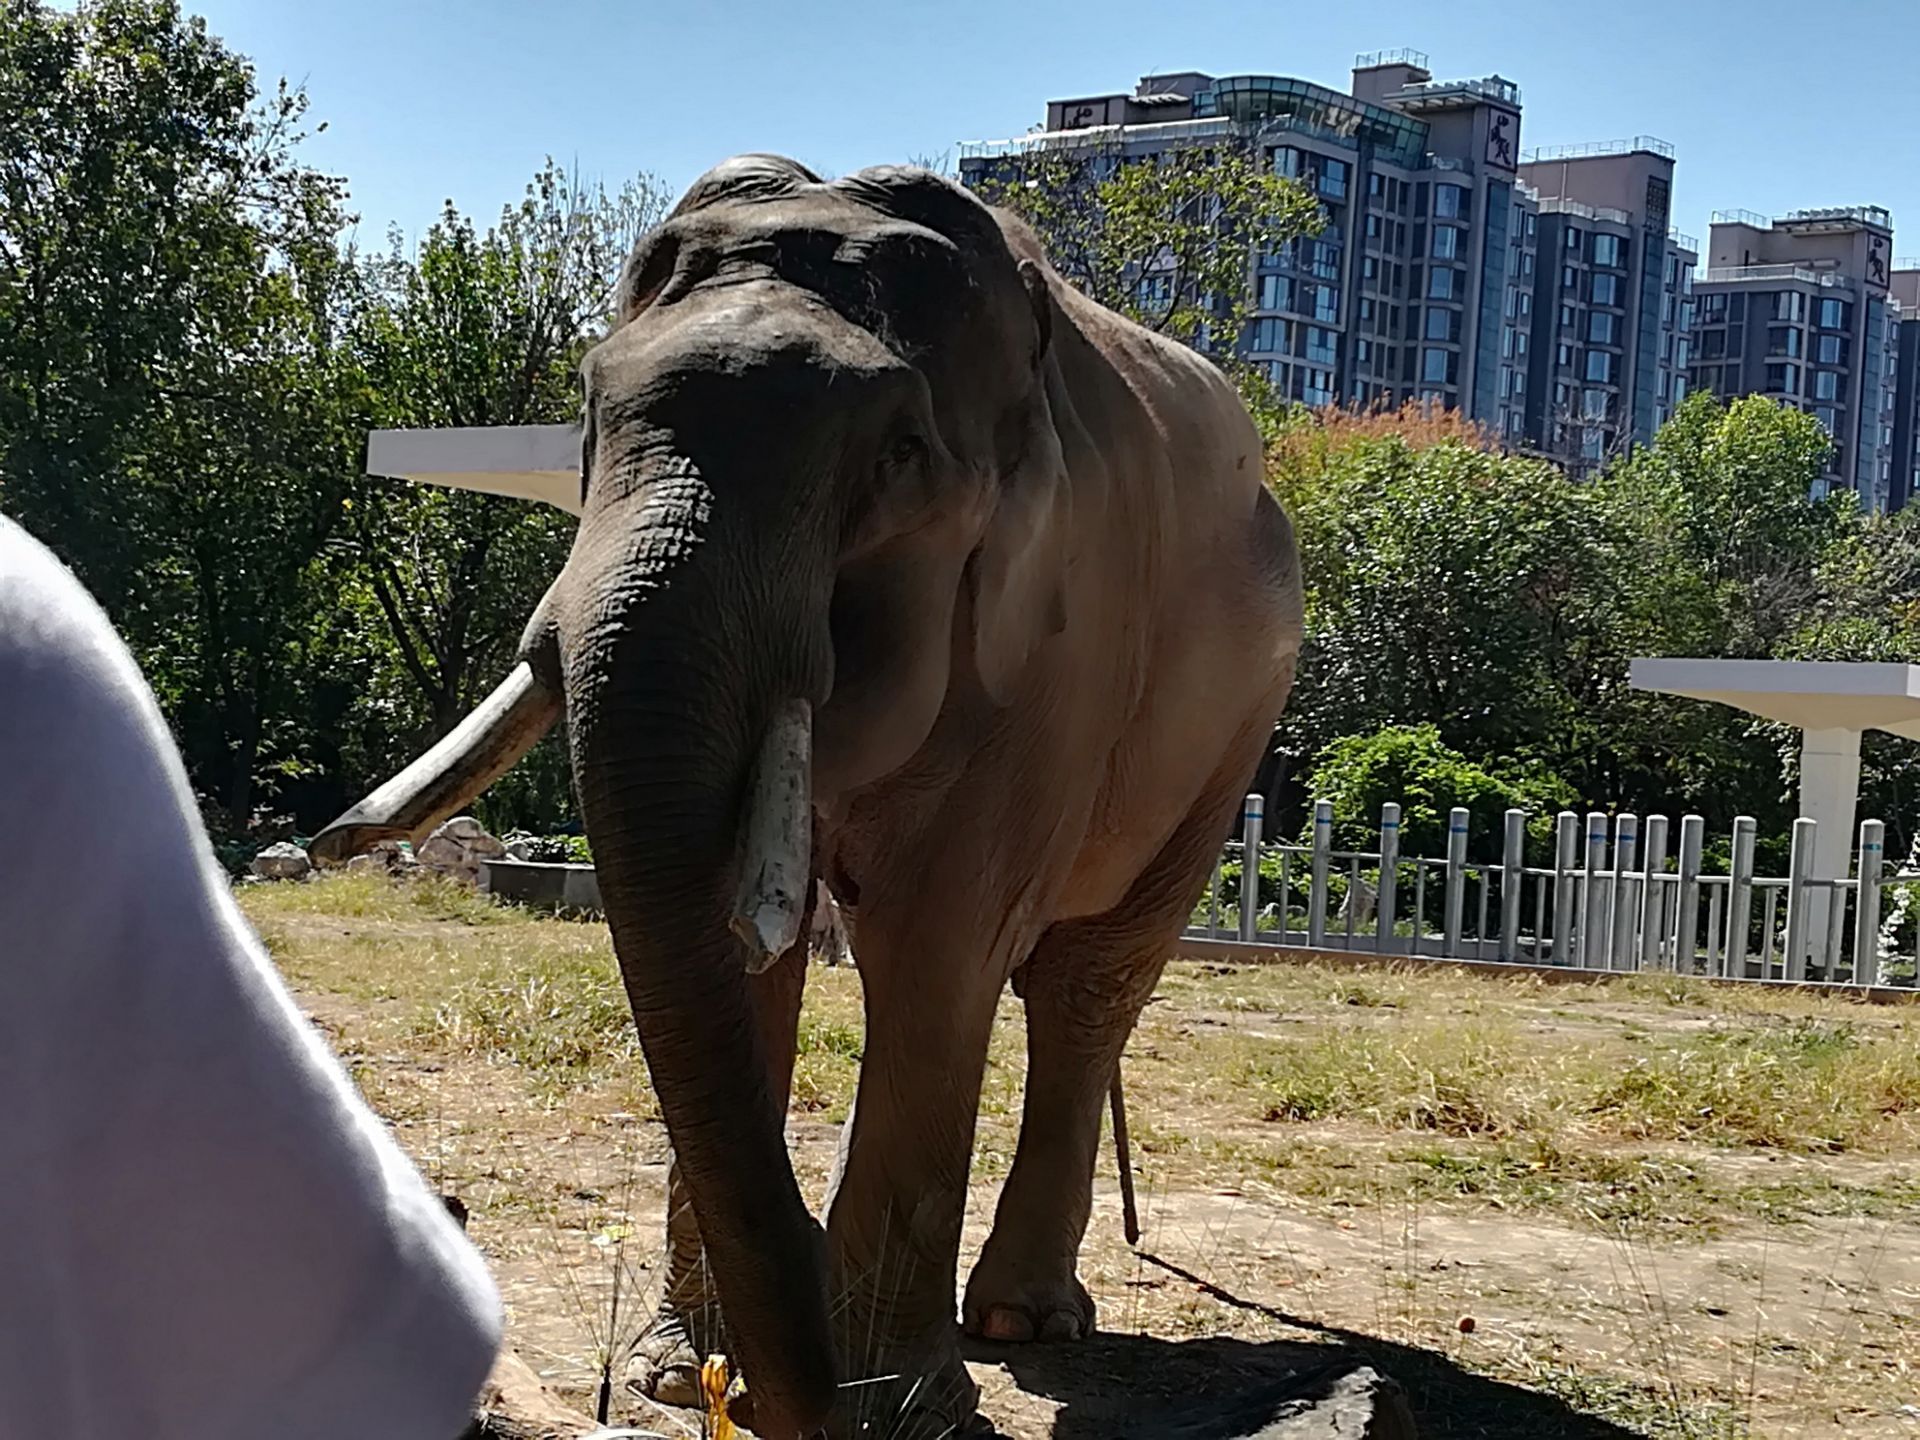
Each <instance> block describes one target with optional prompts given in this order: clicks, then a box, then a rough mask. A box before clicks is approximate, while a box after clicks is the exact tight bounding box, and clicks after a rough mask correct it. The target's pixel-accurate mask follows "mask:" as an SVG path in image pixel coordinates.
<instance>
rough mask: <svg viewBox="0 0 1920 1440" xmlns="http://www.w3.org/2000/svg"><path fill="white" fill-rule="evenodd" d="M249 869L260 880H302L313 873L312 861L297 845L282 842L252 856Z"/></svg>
mask: <svg viewBox="0 0 1920 1440" xmlns="http://www.w3.org/2000/svg"><path fill="white" fill-rule="evenodd" d="M249 868H251V869H252V871H253V873H254V874H256V875H258V876H259V877H260V878H261V879H262V880H304V879H306V878H307V876H309V875H311V874H312V873H313V861H312V860H310V859H308V858H307V852H306V851H304V850H302V849H301V848H300V847H299V846H298V845H295V844H293V843H291V842H290V841H286V840H282V841H280V842H279V843H278V844H275V845H269V846H267V848H266V849H264V850H262V851H261V852H260V853H259V854H258V855H256V856H254V857H253V864H252V866H251V867H249Z"/></svg>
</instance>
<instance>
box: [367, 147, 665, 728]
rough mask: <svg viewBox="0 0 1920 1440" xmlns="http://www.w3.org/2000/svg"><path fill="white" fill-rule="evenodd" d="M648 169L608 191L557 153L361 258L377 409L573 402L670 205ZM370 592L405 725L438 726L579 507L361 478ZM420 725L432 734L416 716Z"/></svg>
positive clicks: (488, 681)
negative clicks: (640, 247)
mask: <svg viewBox="0 0 1920 1440" xmlns="http://www.w3.org/2000/svg"><path fill="white" fill-rule="evenodd" d="M665 208H666V206H665V192H664V190H663V189H662V187H661V185H660V184H659V182H658V181H656V180H654V179H652V178H651V177H648V176H641V177H640V178H638V179H636V180H634V181H632V182H631V183H629V184H628V185H627V186H626V187H624V188H623V189H621V190H619V191H617V192H614V193H611V194H609V193H608V192H607V191H605V190H604V189H602V188H601V187H598V186H587V187H581V186H579V185H578V184H577V183H575V182H573V181H571V180H569V179H568V177H566V176H565V175H563V174H562V173H561V172H560V171H559V170H558V169H557V168H556V167H555V166H554V165H553V164H552V163H551V162H549V163H548V164H547V165H546V166H545V167H544V168H543V169H542V170H541V171H540V173H539V174H538V175H536V176H535V177H534V179H533V181H532V183H531V184H529V185H528V187H527V193H526V196H525V198H524V199H523V200H522V201H521V203H520V204H519V205H517V206H511V207H508V208H507V209H506V211H505V212H504V213H503V214H502V215H501V217H500V220H499V223H498V224H497V225H495V226H493V227H492V228H490V229H488V230H486V231H485V232H480V231H477V230H476V229H475V227H474V225H473V223H472V222H471V221H470V220H468V219H467V218H466V217H465V216H463V215H461V214H460V213H459V212H457V211H456V210H454V208H453V207H452V205H451V204H449V205H448V206H447V208H446V209H445V211H444V212H443V214H442V216H441V218H440V220H439V222H438V223H437V224H435V225H434V226H433V227H432V229H430V230H429V231H428V232H427V235H426V238H425V239H424V240H423V241H422V242H421V244H420V246H419V247H418V250H417V251H416V252H415V253H414V254H412V255H408V254H407V253H405V251H404V250H403V249H402V247H401V245H400V243H399V241H398V239H397V238H396V239H395V240H394V242H393V245H392V248H391V249H390V251H389V253H388V254H387V255H385V256H384V257H381V258H379V259H376V260H374V261H371V262H369V263H368V264H367V265H366V267H365V271H364V273H365V279H366V283H367V290H368V303H367V305H366V307H365V309H364V310H363V311H362V313H361V315H360V317H359V319H358V321H357V324H356V326H355V335H354V342H355V348H356V350H357V354H358V358H359V362H360V364H361V365H362V367H363V368H364V373H365V382H366V385H367V387H368V392H369V393H368V399H369V410H370V420H371V422H372V423H373V424H374V425H378V426H392V427H434V426H469V425H531V424H543V423H553V422H559V421H567V420H572V419H574V418H576V417H577V415H578V413H579V407H580V401H579V385H578V380H577V374H576V372H577V367H578V365H579V361H580V357H581V354H582V353H583V351H584V350H585V349H586V347H587V346H588V345H589V344H590V343H591V342H592V341H593V340H594V339H595V338H597V337H598V336H599V335H600V334H602V333H604V329H605V326H606V323H607V320H608V316H609V311H610V308H611V302H612V295H613V287H614V285H615V282H616V281H617V279H618V276H619V271H620V267H621V265H622V263H623V262H624V261H625V259H626V256H627V254H628V252H629V251H630V250H631V249H632V247H633V244H634V242H635V240H636V239H637V238H638V237H639V235H640V234H641V233H642V232H643V231H644V230H646V229H647V228H649V227H650V226H652V225H653V224H655V223H656V222H657V221H658V220H659V219H660V217H661V216H662V214H663V213H664V211H665ZM352 535H353V539H354V544H355V549H356V556H357V559H358V562H359V571H360V575H361V577H362V579H363V581H364V585H365V593H366V595H367V596H368V597H370V598H371V599H372V601H373V603H374V605H375V606H376V607H377V611H378V623H379V624H380V625H381V626H382V627H383V628H384V629H385V630H386V632H387V634H388V636H389V637H390V639H391V641H392V653H393V657H394V659H395V661H396V663H397V667H398V670H399V672H400V676H399V677H397V678H401V679H403V681H404V684H405V685H406V686H407V687H410V688H411V690H412V691H413V692H414V694H412V695H410V696H406V697H404V698H403V699H400V700H399V703H402V704H405V705H408V706H410V707H411V708H413V709H415V710H417V711H418V712H419V713H420V717H421V721H422V725H421V727H420V728H419V729H415V730H413V731H412V732H411V733H410V734H409V735H408V736H407V737H405V738H406V739H408V741H409V743H417V742H418V741H419V740H420V739H422V738H426V739H435V738H438V736H440V735H441V734H444V733H445V732H446V731H447V730H448V729H450V728H451V727H452V726H453V725H454V724H455V723H457V722H458V720H459V719H460V717H461V716H462V715H463V714H465V713H466V711H467V709H468V708H469V707H470V706H471V705H472V704H473V703H474V701H475V700H476V699H478V698H479V696H480V695H481V694H483V693H484V692H485V690H486V689H487V688H488V687H490V686H491V685H493V684H494V683H495V682H496V681H497V680H498V679H499V677H500V675H501V673H503V671H504V669H505V666H506V661H507V657H508V656H509V655H510V653H511V651H512V648H513V646H514V644H515V642H516V641H517V640H518V638H519V634H520V629H521V627H522V625H524V623H525V621H526V618H527V615H528V613H529V611H530V610H531V609H532V607H533V604H534V602H535V601H536V600H537V599H538V598H539V596H540V593H541V591H543V590H544V589H545V588H546V586H547V583H548V582H549V581H550V580H551V579H552V578H553V577H554V575H555V574H557V573H558V572H559V569H560V565H561V563H562V562H563V561H564V560H565V558H566V553H567V547H568V546H569V545H570V543H571V541H572V536H573V520H572V517H570V516H568V515H565V514H563V513H561V512H560V511H557V510H554V509H552V508H551V507H548V506H544V505H533V504H528V503H527V502H525V501H520V500H512V499H506V498H503V497H499V496H492V495H481V494H476V493H474V492H472V491H464V490H442V489H437V488H434V487H430V486H421V485H412V484H407V483H404V482H399V481H392V480H387V479H383V478H379V477H371V478H368V479H366V480H365V481H364V482H362V483H360V484H358V485H357V486H356V487H355V493H354V496H353V526H352ZM422 731H424V735H423V733H422Z"/></svg>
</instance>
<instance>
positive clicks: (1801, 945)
mask: <svg viewBox="0 0 1920 1440" xmlns="http://www.w3.org/2000/svg"><path fill="white" fill-rule="evenodd" d="M1819 830H1820V822H1819V821H1817V820H1809V819H1807V818H1806V817H1804V816H1802V817H1801V818H1800V819H1798V820H1796V821H1794V822H1793V849H1792V850H1791V851H1790V852H1789V853H1788V857H1787V953H1786V954H1785V955H1784V956H1782V957H1781V958H1782V959H1783V961H1784V962H1785V967H1786V978H1787V979H1789V980H1804V979H1806V978H1807V935H1808V931H1809V922H1810V921H1811V919H1812V917H1811V916H1809V915H1808V914H1807V910H1808V908H1809V907H1808V901H1810V900H1811V899H1812V898H1813V892H1812V890H1811V889H1810V888H1809V887H1808V884H1807V882H1808V881H1809V880H1811V879H1812V878H1813V847H1814V843H1815V840H1816V837H1817V836H1818V833H1819ZM1821 909H1822V917H1821V918H1822V919H1824V918H1825V914H1824V912H1825V907H1824V906H1822V907H1821ZM1760 978H1761V979H1763V980H1764V979H1766V978H1767V977H1766V976H1764V975H1763V976H1761V977H1760Z"/></svg>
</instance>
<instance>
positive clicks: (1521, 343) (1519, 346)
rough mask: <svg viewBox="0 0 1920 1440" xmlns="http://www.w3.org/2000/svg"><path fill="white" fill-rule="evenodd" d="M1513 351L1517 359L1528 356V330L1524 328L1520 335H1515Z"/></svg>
mask: <svg viewBox="0 0 1920 1440" xmlns="http://www.w3.org/2000/svg"><path fill="white" fill-rule="evenodd" d="M1513 353H1514V357H1515V358H1516V359H1520V360H1524V359H1526V358H1527V332H1526V331H1524V330H1522V331H1521V332H1520V333H1519V334H1518V335H1516V336H1514V340H1513Z"/></svg>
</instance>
